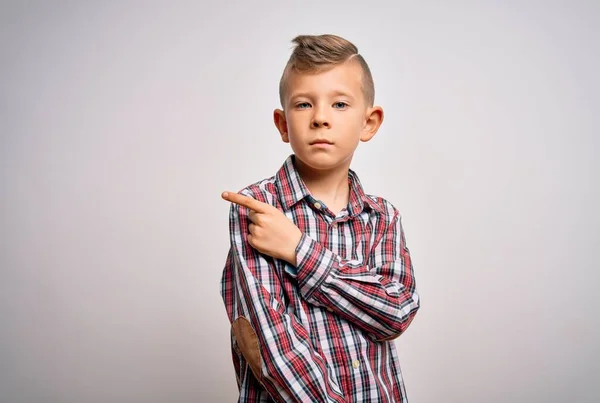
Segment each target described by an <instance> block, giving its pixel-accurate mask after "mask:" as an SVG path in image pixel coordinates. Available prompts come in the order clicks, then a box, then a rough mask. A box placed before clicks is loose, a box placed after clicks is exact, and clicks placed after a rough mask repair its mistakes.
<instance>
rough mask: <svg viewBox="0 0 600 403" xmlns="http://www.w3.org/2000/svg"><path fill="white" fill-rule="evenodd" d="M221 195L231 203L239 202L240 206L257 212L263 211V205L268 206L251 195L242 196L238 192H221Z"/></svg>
mask: <svg viewBox="0 0 600 403" xmlns="http://www.w3.org/2000/svg"><path fill="white" fill-rule="evenodd" d="M221 197H222V198H223V199H225V200H227V201H230V202H232V203H235V204H239V205H240V206H244V207H248V208H249V209H250V210H252V211H256V212H257V213H265V212H266V208H265V206H268V204H266V203H263V202H260V201H258V200H254V199H253V198H251V197H248V196H244V195H241V194H239V193H233V192H223V193H222V194H221Z"/></svg>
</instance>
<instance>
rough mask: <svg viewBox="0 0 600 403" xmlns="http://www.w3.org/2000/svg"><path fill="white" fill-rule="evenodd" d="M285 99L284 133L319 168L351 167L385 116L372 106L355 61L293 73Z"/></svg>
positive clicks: (280, 117) (280, 121)
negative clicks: (312, 72)
mask: <svg viewBox="0 0 600 403" xmlns="http://www.w3.org/2000/svg"><path fill="white" fill-rule="evenodd" d="M284 102H285V104H284V111H282V110H276V111H275V124H276V126H277V128H278V129H279V131H280V133H281V137H282V139H283V141H284V142H286V143H290V145H291V147H292V150H293V151H294V154H296V157H297V158H299V159H300V160H301V161H302V162H303V163H304V164H306V165H308V166H310V167H311V168H313V169H318V170H324V169H331V168H336V167H340V166H346V167H347V166H349V165H350V162H351V160H352V156H353V154H354V151H355V150H356V147H357V146H358V143H359V141H368V140H370V139H371V138H372V137H373V136H374V135H375V133H376V131H377V129H378V128H379V125H380V124H381V121H382V119H383V111H382V110H381V108H380V107H374V108H373V107H369V105H367V104H366V101H365V98H364V95H363V90H362V70H361V68H360V65H359V64H358V63H354V62H349V63H344V64H341V65H338V66H335V67H333V68H331V69H329V70H326V71H322V72H319V73H314V74H300V73H296V72H291V73H290V74H289V76H288V81H287V91H286V98H285V101H284Z"/></svg>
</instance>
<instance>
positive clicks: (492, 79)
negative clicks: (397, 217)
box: [0, 1, 600, 403]
mask: <svg viewBox="0 0 600 403" xmlns="http://www.w3.org/2000/svg"><path fill="white" fill-rule="evenodd" d="M599 14H600V6H599V3H598V2H595V1H587V2H586V1H570V2H568V1H562V2H558V1H544V2H542V1H538V2H534V1H479V2H475V1H472V2H456V1H452V2H450V1H444V2H442V1H439V2H432V1H419V2H415V1H410V2H409V1H400V2H398V1H396V2H391V1H390V2H387V3H368V2H366V1H364V2H358V1H354V2H353V1H345V2H311V1H304V2H294V3H291V2H289V3H288V2H284V1H279V2H269V3H267V2H242V1H239V2H210V3H204V2H197V1H196V2H192V1H190V2H186V3H184V2H172V1H171V2H167V1H164V2H141V1H140V2H132V1H130V2H123V1H121V2H116V1H114V2H104V1H87V2H66V1H65V2H61V1H54V2H44V1H37V2H35V1H28V2H20V1H13V2H12V3H11V2H2V5H1V6H0V51H1V53H0V57H1V64H0V86H1V91H0V170H1V171H0V172H1V176H0V185H1V187H0V192H1V193H0V203H1V205H0V206H1V211H0V220H1V221H0V236H1V239H0V241H1V242H0V268H1V278H0V321H1V322H0V342H1V343H0V396H1V400H2V402H7V403H21V402H23V403H24V402H27V403H33V402H44V403H54V402H56V403H59V402H60V403H71V402H73V403H74V402H78V403H79V402H85V403H94V402H127V403H134V402H161V403H162V402H177V403H186V402H190V403H191V402H233V401H235V400H236V398H237V390H236V385H235V378H234V371H233V365H232V363H231V358H230V351H229V323H228V321H227V317H226V314H225V310H224V307H223V304H222V301H221V298H220V295H219V280H220V276H221V271H222V268H223V264H224V262H225V257H226V253H227V248H228V243H227V242H228V240H227V239H228V238H227V233H228V228H227V219H228V209H229V206H228V205H227V203H226V202H224V201H222V200H221V199H220V197H219V195H220V192H221V191H223V190H233V191H236V190H239V189H241V188H242V187H244V186H246V185H248V184H250V183H253V182H256V181H258V180H260V179H262V178H265V177H269V176H271V175H273V174H274V173H275V172H276V171H277V169H278V168H279V167H280V165H281V164H282V163H283V161H284V159H285V158H286V157H287V156H288V155H289V153H290V152H291V150H290V149H289V146H288V145H286V144H284V143H282V142H281V141H280V140H279V136H278V133H277V131H276V130H275V127H274V126H273V124H272V117H271V116H272V110H273V109H274V108H276V107H278V94H277V86H278V81H279V77H280V75H281V72H282V69H283V67H284V65H285V62H286V61H287V58H288V57H289V54H290V49H291V42H290V41H291V39H292V38H293V37H294V36H296V35H298V34H321V33H334V34H338V35H341V36H343V37H345V38H347V39H349V40H350V41H352V42H354V43H355V44H356V45H357V46H358V48H359V50H360V52H361V53H362V54H363V55H364V57H365V58H366V60H367V61H368V63H369V64H370V65H371V68H372V71H373V75H374V78H375V84H376V103H377V104H379V105H382V106H383V107H384V110H385V112H386V117H385V121H384V123H383V126H382V127H381V130H380V132H379V133H378V135H377V136H376V137H375V138H374V139H373V140H372V141H371V142H370V143H367V144H362V145H361V146H360V147H359V149H358V151H357V154H356V157H355V160H354V163H353V166H352V168H353V169H354V170H356V171H357V172H358V174H359V176H360V178H361V180H362V182H363V184H364V185H365V188H366V191H367V192H368V193H372V194H378V195H381V196H383V197H386V198H387V199H389V200H390V201H391V202H392V203H394V204H395V205H396V206H397V207H398V208H399V209H400V211H401V213H402V215H403V217H404V218H403V222H404V226H405V230H406V235H407V241H408V246H409V248H410V249H411V253H412V256H413V260H414V264H415V272H416V276H417V285H418V289H419V292H420V294H421V297H422V308H421V310H420V312H419V313H418V315H417V317H416V319H415V321H414V322H413V324H412V325H411V327H410V328H409V330H408V331H407V332H406V334H405V335H404V336H402V337H401V338H400V339H399V341H398V347H399V351H400V356H401V360H402V368H403V373H404V377H405V380H406V383H407V389H408V394H409V398H410V401H411V403H437V402H445V403H455V402H456V403H471V402H472V403H482V402H485V403H495V402H498V403H500V402H527V403H529V402H546V403H548V402H596V401H598V397H599V396H600V387H599V378H598V376H599V373H600V364H599V362H600V354H599V345H600V343H599V342H598V340H600V315H599V314H598V308H599V304H598V297H597V290H598V285H599V283H600V281H599V280H600V279H599V277H600V276H599V274H598V272H599V270H598V269H599V264H598V253H597V250H598V243H599V241H600V235H599V228H600V217H599V213H598V206H599V205H600V197H599V188H598V171H599V168H600V167H599V163H598V156H599V151H600V139H599V136H600V133H599V129H600V124H599V121H598V111H599V106H600V104H599V95H598V94H599V92H600V81H599V79H598V72H599V71H600V56H599V54H600V49H599V45H598V36H599V35H598V24H599V23H600V21H599Z"/></svg>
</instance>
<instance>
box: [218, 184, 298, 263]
mask: <svg viewBox="0 0 600 403" xmlns="http://www.w3.org/2000/svg"><path fill="white" fill-rule="evenodd" d="M221 197H223V199H225V200H227V201H230V202H232V203H235V204H238V205H240V206H244V207H247V208H248V209H249V210H250V212H249V213H248V217H249V218H250V221H251V223H250V225H249V226H248V230H249V232H250V233H249V234H248V243H249V244H250V246H252V247H253V248H254V249H256V250H257V251H259V252H261V253H264V254H266V255H269V256H272V257H274V258H275V259H282V260H285V261H286V262H288V263H290V264H291V265H294V266H296V247H297V246H298V243H299V242H300V239H301V238H302V232H301V231H300V229H299V228H298V227H297V226H296V224H294V223H293V222H292V221H291V220H290V219H289V218H287V217H286V216H285V215H284V214H283V213H282V212H281V211H279V210H277V209H276V208H275V207H273V206H271V205H269V204H266V203H263V202H260V201H258V200H255V199H253V198H251V197H247V196H244V195H241V194H239V193H233V192H223V194H222V195H221Z"/></svg>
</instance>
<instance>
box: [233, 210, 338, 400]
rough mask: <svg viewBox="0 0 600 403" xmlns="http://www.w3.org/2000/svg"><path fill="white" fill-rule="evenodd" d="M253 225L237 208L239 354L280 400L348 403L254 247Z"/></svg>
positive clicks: (270, 267) (235, 256)
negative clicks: (251, 241)
mask: <svg viewBox="0 0 600 403" xmlns="http://www.w3.org/2000/svg"><path fill="white" fill-rule="evenodd" d="M248 224H249V218H248V210H247V208H245V207H240V206H237V205H235V204H232V207H231V213H230V241H231V250H230V259H228V261H229V262H230V263H229V264H230V267H229V268H230V270H231V271H232V274H231V275H232V282H231V288H232V289H231V290H230V291H231V295H232V297H231V298H232V301H228V303H229V304H231V305H233V306H235V308H234V311H235V313H233V315H232V317H230V319H231V321H232V331H233V334H234V336H235V338H236V341H237V345H238V347H239V350H240V351H241V353H242V355H243V356H244V358H245V359H246V361H247V362H248V363H249V365H250V368H251V370H252V372H253V374H254V376H255V377H256V379H257V380H258V381H259V382H260V383H261V384H262V385H263V386H264V388H265V389H266V390H267V392H268V393H269V394H270V395H271V396H272V397H273V398H274V399H275V400H278V401H282V402H283V401H285V402H288V401H294V402H296V401H297V402H303V401H314V402H316V401H319V402H344V398H343V396H342V394H341V392H340V389H339V386H338V385H337V382H336V381H335V380H334V379H332V378H331V377H330V374H329V373H328V370H327V366H326V364H325V361H324V360H323V358H322V357H321V356H320V355H319V354H318V353H317V352H316V351H315V350H314V349H313V347H312V344H311V342H310V339H309V335H308V332H307V330H306V329H305V328H304V326H303V325H302V324H300V323H299V321H298V320H297V319H296V317H295V316H294V315H289V314H287V313H286V310H285V305H284V303H283V302H282V301H283V290H282V286H281V283H280V281H279V277H278V276H277V274H276V272H275V270H274V263H273V260H272V259H270V258H269V260H267V258H266V257H265V256H264V255H262V254H260V253H258V252H257V251H256V250H255V249H254V248H252V247H251V246H250V245H249V243H248V239H247V234H248Z"/></svg>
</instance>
